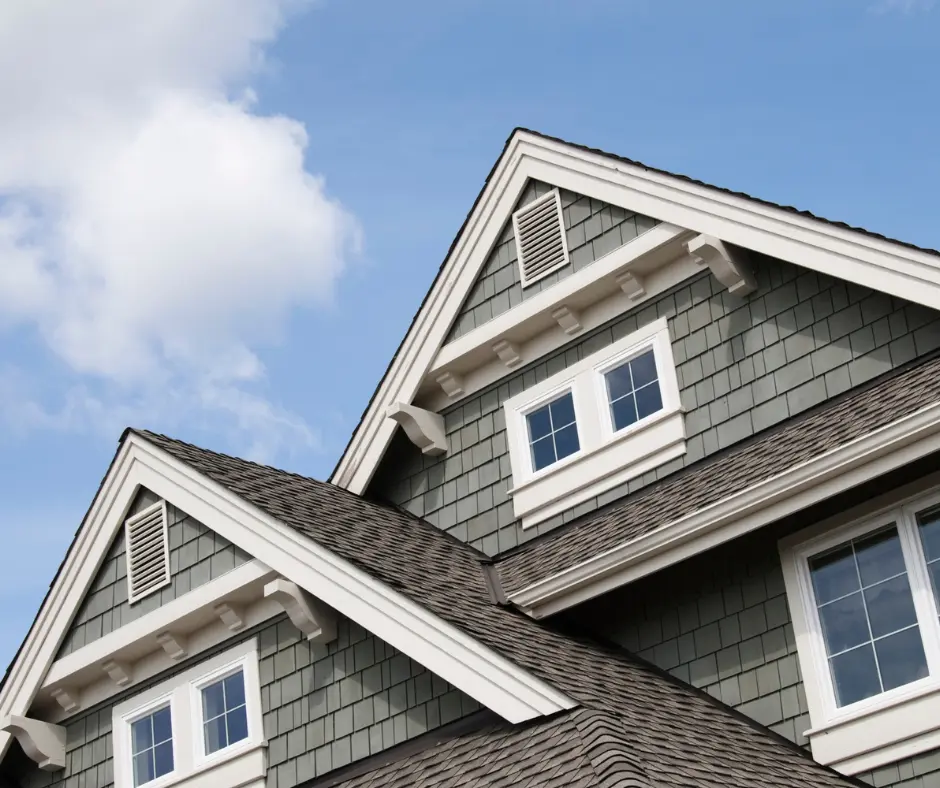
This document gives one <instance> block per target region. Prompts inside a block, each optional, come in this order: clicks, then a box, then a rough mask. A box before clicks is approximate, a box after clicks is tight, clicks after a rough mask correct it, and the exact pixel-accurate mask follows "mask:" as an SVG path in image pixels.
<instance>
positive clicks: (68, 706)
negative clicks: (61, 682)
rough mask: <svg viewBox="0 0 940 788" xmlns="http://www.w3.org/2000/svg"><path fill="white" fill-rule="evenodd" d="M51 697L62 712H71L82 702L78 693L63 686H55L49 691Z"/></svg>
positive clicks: (76, 709) (77, 708) (79, 706)
mask: <svg viewBox="0 0 940 788" xmlns="http://www.w3.org/2000/svg"><path fill="white" fill-rule="evenodd" d="M49 694H50V695H51V696H52V699H53V700H54V701H55V702H56V703H58V704H59V705H60V706H61V707H62V710H63V711H64V712H66V713H67V714H71V713H72V712H75V711H78V710H79V709H80V708H81V705H82V702H81V698H80V696H79V694H78V693H77V692H73V691H72V690H69V689H66V688H65V687H56V688H55V689H54V690H52V692H50V693H49Z"/></svg>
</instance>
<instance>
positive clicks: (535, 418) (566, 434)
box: [526, 391, 581, 471]
mask: <svg viewBox="0 0 940 788" xmlns="http://www.w3.org/2000/svg"><path fill="white" fill-rule="evenodd" d="M526 424H527V425H528V428H529V447H530V448H531V451H532V470H534V471H538V470H541V469H542V468H546V467H548V466H549V465H551V464H552V463H555V462H558V461H559V460H561V459H564V458H565V457H567V456H569V455H570V454H574V453H575V452H576V451H577V450H578V449H580V448H581V445H580V443H579V441H578V425H577V422H576V420H575V415H574V399H573V398H572V396H571V392H570V391H569V392H568V393H566V394H563V395H562V396H560V397H558V399H555V400H552V401H551V402H549V403H548V404H547V405H543V406H542V407H541V408H539V409H538V410H534V411H532V412H531V413H530V414H528V415H527V416H526Z"/></svg>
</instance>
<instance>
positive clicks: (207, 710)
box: [202, 681, 225, 720]
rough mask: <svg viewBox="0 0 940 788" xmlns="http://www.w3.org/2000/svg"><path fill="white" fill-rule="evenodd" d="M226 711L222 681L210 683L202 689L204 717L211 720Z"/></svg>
mask: <svg viewBox="0 0 940 788" xmlns="http://www.w3.org/2000/svg"><path fill="white" fill-rule="evenodd" d="M224 711H225V698H224V696H223V694H222V682H221V681H217V682H216V683H215V684H210V685H209V686H208V687H206V688H205V689H203V691H202V718H203V719H204V720H211V719H212V718H213V717H218V716H219V715H220V714H222V713H223V712H224Z"/></svg>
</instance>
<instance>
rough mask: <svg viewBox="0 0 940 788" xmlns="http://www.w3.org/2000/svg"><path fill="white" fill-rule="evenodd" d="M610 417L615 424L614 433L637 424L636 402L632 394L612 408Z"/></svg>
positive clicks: (619, 400) (618, 401)
mask: <svg viewBox="0 0 940 788" xmlns="http://www.w3.org/2000/svg"><path fill="white" fill-rule="evenodd" d="M610 415H611V418H612V419H613V422H614V432H616V431H617V430H622V429H623V428H624V427H629V426H630V425H631V424H633V423H635V422H636V400H635V399H634V398H633V395H632V394H628V395H627V396H626V397H624V398H623V399H618V400H617V401H616V402H615V403H614V404H613V405H611V406H610Z"/></svg>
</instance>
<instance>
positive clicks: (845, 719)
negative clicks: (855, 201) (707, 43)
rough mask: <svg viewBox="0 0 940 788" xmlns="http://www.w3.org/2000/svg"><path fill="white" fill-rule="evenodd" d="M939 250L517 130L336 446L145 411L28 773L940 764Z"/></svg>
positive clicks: (12, 747) (659, 782)
mask: <svg viewBox="0 0 940 788" xmlns="http://www.w3.org/2000/svg"><path fill="white" fill-rule="evenodd" d="M938 310H940V256H938V252H935V251H932V250H927V249H920V248H917V247H914V246H912V245H910V244H905V243H902V242H899V241H894V240H891V239H888V238H884V237H882V236H879V235H876V234H874V233H871V232H868V231H866V230H862V229H857V228H852V227H848V226H846V225H844V224H840V223H836V222H830V221H827V220H824V219H821V218H819V217H816V216H813V215H811V214H808V213H805V212H800V211H797V210H795V209H792V208H786V207H782V206H779V205H775V204H772V203H768V202H764V201H761V200H758V199H756V198H753V197H750V196H748V195H745V194H738V193H733V192H729V191H726V190H723V189H720V188H716V187H713V186H709V185H707V184H703V183H700V182H698V181H694V180H691V179H689V178H686V177H683V176H679V175H675V174H671V173H667V172H663V171H659V170H655V169H652V168H649V167H646V166H644V165H641V164H638V163H636V162H633V161H630V160H627V159H623V158H620V157H618V156H614V155H611V154H608V153H605V152H603V151H598V150H592V149H588V148H584V147H581V146H578V145H573V144H570V143H567V142H564V141H562V140H558V139H554V138H551V137H546V136H543V135H541V134H537V133H534V132H530V131H526V130H521V129H520V130H516V131H515V132H514V133H513V134H512V136H511V137H510V139H509V140H508V142H507V144H506V147H505V149H504V151H503V153H502V155H501V156H500V158H499V160H498V161H497V162H496V164H495V166H494V167H493V170H492V171H491V172H490V174H489V176H488V178H487V180H486V183H485V185H484V188H483V190H482V192H481V193H480V195H479V197H478V198H477V200H476V203H475V204H474V205H473V207H472V208H471V210H470V213H469V214H468V216H467V219H466V221H465V223H464V225H463V227H462V228H461V230H460V232H459V233H458V236H457V238H456V240H455V241H454V243H453V245H452V247H451V249H450V251H449V252H448V254H447V257H446V259H445V260H444V262H443V264H442V265H441V268H440V271H439V272H438V274H437V277H436V279H435V281H434V283H433V284H432V285H431V289H430V291H429V292H428V294H427V296H426V298H425V299H424V302H423V303H422V305H421V307H420V308H419V310H418V313H417V315H416V316H415V319H414V321H413V323H412V326H411V328H410V329H409V331H408V334H407V336H406V337H405V339H404V340H403V342H402V344H401V346H400V348H399V350H398V352H397V353H396V355H395V356H394V358H393V359H392V360H391V362H390V364H389V367H388V370H387V371H386V373H385V376H384V378H383V379H382V381H381V382H380V383H379V386H378V388H377V389H376V391H375V394H374V395H373V397H372V399H371V401H370V402H369V404H368V407H367V408H366V410H365V412H364V414H363V416H362V419H361V421H360V423H359V425H358V427H357V429H356V431H355V433H354V434H353V436H352V438H351V440H350V442H349V445H348V447H347V449H346V451H345V452H344V454H343V456H342V458H341V459H340V460H339V463H338V465H337V466H336V469H335V471H334V473H333V475H332V478H331V479H330V481H329V483H325V482H320V481H316V480H313V479H309V478H304V477H302V476H298V475H295V474H292V473H289V472H287V471H281V470H276V469H273V468H269V467H264V466H261V465H256V464H254V463H251V462H247V461H244V460H240V459H236V458H233V457H228V456H225V455H222V454H218V453H214V452H212V451H208V450H206V449H201V448H197V447H195V446H192V445H189V444H187V443H183V442H180V441H178V440H174V439H172V438H168V437H165V436H162V435H157V434H153V433H151V432H147V431H141V430H128V431H127V432H125V434H124V435H123V436H122V439H121V441H120V444H119V446H118V450H117V453H116V455H115V457H114V460H113V462H112V464H111V466H110V468H109V469H108V470H107V472H106V474H105V476H104V479H103V481H102V484H101V487H100V489H99V490H98V492H97V494H96V495H95V497H94V500H93V501H92V503H91V506H90V508H89V510H88V513H87V515H86V517H85V518H84V520H83V522H82V524H81V526H80V528H79V530H78V532H77V534H76V536H75V540H74V542H73V544H72V546H71V548H70V549H69V552H68V554H67V555H66V557H65V559H64V561H63V563H62V566H61V568H60V570H59V572H58V574H57V576H56V578H55V579H54V581H53V583H52V585H51V587H50V589H49V593H48V595H47V597H46V599H45V601H44V602H43V605H42V608H41V609H40V611H39V613H38V614H37V616H36V620H35V623H34V624H33V626H32V628H31V630H30V632H29V634H28V636H27V637H26V640H25V641H24V642H23V644H22V646H21V648H20V649H19V652H18V653H17V655H16V657H15V659H14V661H13V663H12V664H11V665H10V667H9V669H8V671H7V673H6V676H5V678H4V681H3V684H2V687H0V729H2V733H0V752H2V762H0V775H2V777H0V779H2V784H3V785H4V786H7V787H8V788H47V787H48V786H55V788H59V787H60V786H62V787H63V788H106V787H107V786H112V785H113V786H115V788H139V787H140V786H147V788H164V786H174V787H175V786H186V788H191V787H192V788H202V786H209V785H211V786H221V787H222V788H237V787H239V786H262V785H266V786H269V788H296V786H311V787H313V786H337V788H340V787H342V788H347V787H350V788H351V787H352V786H401V787H402V788H407V787H409V786H414V787H415V788H417V786H422V787H425V786H461V788H476V787H477V786H497V787H498V786H510V785H512V786H569V785H571V786H605V787H610V788H614V787H622V788H626V787H628V786H629V787H632V788H660V786H662V787H664V788H665V787H668V786H693V787H695V788H699V787H701V788H706V787H708V788H711V787H715V788H717V786H731V787H732V788H743V787H744V786H771V787H776V786H780V787H783V786H794V787H795V786H818V787H819V788H823V787H832V788H838V786H850V785H865V784H871V785H876V786H910V787H912V788H913V786H918V787H923V788H926V787H927V786H937V785H940V617H938V611H940V466H938V463H937V457H938V451H940V354H938V348H940V312H938Z"/></svg>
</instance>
